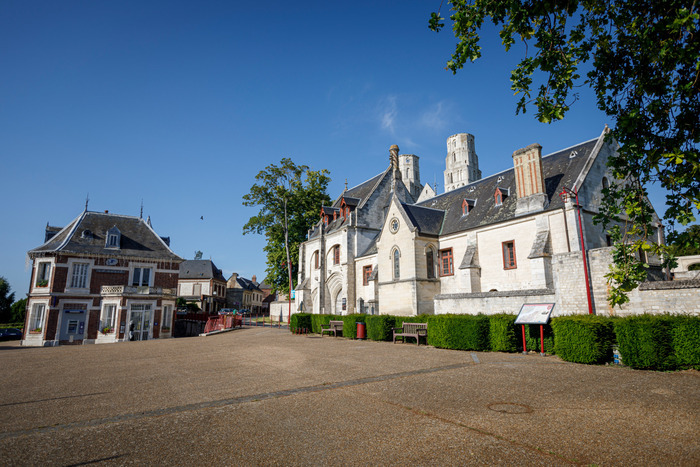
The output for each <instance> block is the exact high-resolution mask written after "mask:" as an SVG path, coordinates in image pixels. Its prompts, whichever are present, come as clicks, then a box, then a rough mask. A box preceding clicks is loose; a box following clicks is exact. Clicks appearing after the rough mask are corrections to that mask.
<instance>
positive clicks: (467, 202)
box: [462, 198, 476, 216]
mask: <svg viewBox="0 0 700 467" xmlns="http://www.w3.org/2000/svg"><path fill="white" fill-rule="evenodd" d="M475 204H476V200H475V199H467V198H464V200H463V201H462V215H463V216H466V215H467V214H469V212H470V211H471V210H472V209H474V205H475Z"/></svg>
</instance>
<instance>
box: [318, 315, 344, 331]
mask: <svg viewBox="0 0 700 467" xmlns="http://www.w3.org/2000/svg"><path fill="white" fill-rule="evenodd" d="M339 318H340V317H339V316H332V315H311V331H312V332H314V333H315V334H321V325H322V324H323V325H326V324H328V323H329V322H330V320H334V321H335V320H337V319H339Z"/></svg>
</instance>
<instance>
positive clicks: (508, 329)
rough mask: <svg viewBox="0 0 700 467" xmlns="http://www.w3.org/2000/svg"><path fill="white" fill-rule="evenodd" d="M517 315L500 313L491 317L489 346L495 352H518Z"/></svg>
mask: <svg viewBox="0 0 700 467" xmlns="http://www.w3.org/2000/svg"><path fill="white" fill-rule="evenodd" d="M515 318H517V316H516V315H510V314H506V313H499V314H495V315H490V316H489V345H490V348H491V350H492V351H494V352H517V351H518V337H517V334H516V332H515Z"/></svg>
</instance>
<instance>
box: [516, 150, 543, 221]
mask: <svg viewBox="0 0 700 467" xmlns="http://www.w3.org/2000/svg"><path fill="white" fill-rule="evenodd" d="M513 166H514V168H515V191H516V196H517V198H518V201H517V205H516V208H515V215H516V216H518V215H521V214H529V213H532V212H538V211H542V210H544V208H545V207H546V203H547V194H546V193H545V189H544V175H543V173H542V146H540V145H539V144H531V145H529V146H527V147H525V148H522V149H518V150H517V151H515V152H514V153H513Z"/></svg>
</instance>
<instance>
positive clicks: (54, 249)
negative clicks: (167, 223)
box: [27, 211, 182, 263]
mask: <svg viewBox="0 0 700 467" xmlns="http://www.w3.org/2000/svg"><path fill="white" fill-rule="evenodd" d="M115 226H116V227H117V229H119V232H120V233H121V241H120V247H119V248H106V237H105V236H106V233H107V231H108V230H109V229H111V228H112V227H115ZM51 253H66V254H76V255H93V256H110V257H114V256H122V257H133V258H143V259H153V260H159V261H173V262H178V263H179V262H181V261H182V258H180V257H179V256H178V255H176V254H175V253H173V251H172V250H171V249H170V248H169V247H168V245H166V244H165V242H164V241H163V239H162V238H161V237H159V236H158V234H156V233H155V232H154V231H153V228H151V226H150V225H149V224H148V223H147V222H146V221H145V220H143V219H142V218H139V217H132V216H123V215H118V214H109V213H102V212H92V211H84V212H83V213H82V214H80V215H79V216H78V217H77V218H75V219H74V220H73V221H71V222H70V224H68V225H67V226H66V227H64V228H63V229H61V230H60V231H59V232H58V233H56V234H55V235H54V236H52V237H51V238H50V239H49V240H48V241H46V242H45V243H44V244H43V245H41V246H38V247H36V248H34V249H32V250H29V251H28V252H27V254H28V255H29V257H30V258H35V257H37V256H42V255H47V254H51Z"/></svg>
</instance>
